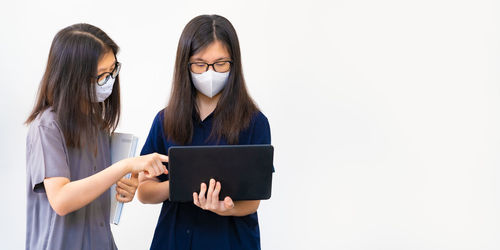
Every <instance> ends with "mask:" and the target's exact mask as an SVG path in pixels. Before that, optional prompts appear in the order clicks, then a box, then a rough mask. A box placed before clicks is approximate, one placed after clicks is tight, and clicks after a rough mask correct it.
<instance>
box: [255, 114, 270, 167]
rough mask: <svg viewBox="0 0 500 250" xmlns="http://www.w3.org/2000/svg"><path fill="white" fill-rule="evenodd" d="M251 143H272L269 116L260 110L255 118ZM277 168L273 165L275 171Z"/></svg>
mask: <svg viewBox="0 0 500 250" xmlns="http://www.w3.org/2000/svg"><path fill="white" fill-rule="evenodd" d="M250 143H251V144H271V127H270V126H269V121H268V120H267V117H266V116H265V115H264V114H262V113H261V112H259V114H258V115H257V116H256V118H255V123H254V128H253V133H252V139H251V140H250ZM274 172H275V168H274V166H273V173H274Z"/></svg>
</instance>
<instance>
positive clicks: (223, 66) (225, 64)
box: [189, 61, 233, 74]
mask: <svg viewBox="0 0 500 250" xmlns="http://www.w3.org/2000/svg"><path fill="white" fill-rule="evenodd" d="M231 64H233V62H231V61H218V62H214V63H212V64H208V63H204V62H192V63H189V69H190V70H191V72H193V73H195V74H202V73H205V72H207V71H208V69H209V68H210V66H212V68H213V69H214V71H215V72H219V73H225V72H228V71H229V70H230V69H231Z"/></svg>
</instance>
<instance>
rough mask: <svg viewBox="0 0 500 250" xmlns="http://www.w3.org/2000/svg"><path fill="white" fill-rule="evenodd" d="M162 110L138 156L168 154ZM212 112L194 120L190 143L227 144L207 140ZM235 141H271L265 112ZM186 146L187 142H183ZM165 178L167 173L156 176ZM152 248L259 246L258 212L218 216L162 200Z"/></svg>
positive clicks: (183, 204) (194, 207) (172, 144)
mask: <svg viewBox="0 0 500 250" xmlns="http://www.w3.org/2000/svg"><path fill="white" fill-rule="evenodd" d="M163 112H164V110H162V111H160V112H159V113H158V114H157V115H156V117H155V119H154V121H153V125H152V127H151V130H150V131H149V135H148V138H147V139H146V143H145V144H144V147H143V148H142V151H141V155H145V154H150V153H154V152H157V153H160V154H164V155H167V154H168V149H169V148H170V147H171V146H176V144H174V143H173V142H172V141H170V140H167V137H166V136H165V134H164V130H163V119H164V114H163ZM212 120H213V117H212V114H210V115H209V116H208V117H207V118H206V119H205V120H203V121H199V120H198V121H196V120H194V121H193V123H194V124H193V138H192V142H191V144H189V145H191V146H197V145H226V144H227V143H226V141H225V140H224V139H221V140H220V141H219V142H218V143H217V141H216V140H208V138H209V136H210V133H211V132H212ZM238 144H240V145H248V144H271V131H270V128H269V122H268V121H267V118H266V116H265V115H264V114H262V113H261V112H257V113H256V114H255V115H254V116H253V117H252V120H251V122H250V124H249V126H248V128H247V129H245V130H243V131H241V132H240V135H239V140H238ZM186 146H188V145H186ZM158 179H159V180H160V181H162V182H163V181H167V180H168V175H165V174H163V175H160V176H158ZM151 249H181V250H182V249H193V250H196V249H203V250H208V249H217V250H223V249H260V233H259V223H258V219H257V213H256V212H255V213H253V214H250V215H247V216H242V217H235V216H220V215H217V214H216V213H213V212H211V211H205V210H203V209H201V208H199V207H197V206H196V205H194V204H193V203H192V202H188V203H179V202H170V201H169V200H166V201H164V202H163V206H162V209H161V213H160V217H159V219H158V224H157V225H156V229H155V233H154V237H153V242H152V243H151Z"/></svg>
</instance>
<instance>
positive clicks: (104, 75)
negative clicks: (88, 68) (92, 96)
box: [96, 62, 122, 86]
mask: <svg viewBox="0 0 500 250" xmlns="http://www.w3.org/2000/svg"><path fill="white" fill-rule="evenodd" d="M121 68H122V64H121V63H120V62H116V63H115V68H114V69H113V71H112V72H105V73H102V74H100V75H98V76H96V80H97V85H99V86H102V85H104V84H106V83H107V82H108V80H109V78H111V77H112V78H113V79H115V78H116V77H117V76H118V73H120V69H121Z"/></svg>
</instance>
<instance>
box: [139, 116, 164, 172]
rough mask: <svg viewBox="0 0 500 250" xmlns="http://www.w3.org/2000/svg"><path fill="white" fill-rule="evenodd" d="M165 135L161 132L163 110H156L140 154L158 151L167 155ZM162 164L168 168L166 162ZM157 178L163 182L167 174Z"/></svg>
mask: <svg viewBox="0 0 500 250" xmlns="http://www.w3.org/2000/svg"><path fill="white" fill-rule="evenodd" d="M165 140H166V137H165V136H164V132H163V110H162V111H160V112H158V114H157V115H156V116H155V119H154V120H153V125H151V129H150V130H149V134H148V138H146V142H145V143H144V146H143V147H142V150H141V155H147V154H151V153H159V154H164V155H168V152H167V149H166V148H165V143H164V141H165ZM164 165H165V166H166V167H167V168H168V164H166V163H164ZM157 178H158V179H159V180H160V181H161V182H163V181H167V180H168V175H166V174H162V175H160V176H157Z"/></svg>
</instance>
